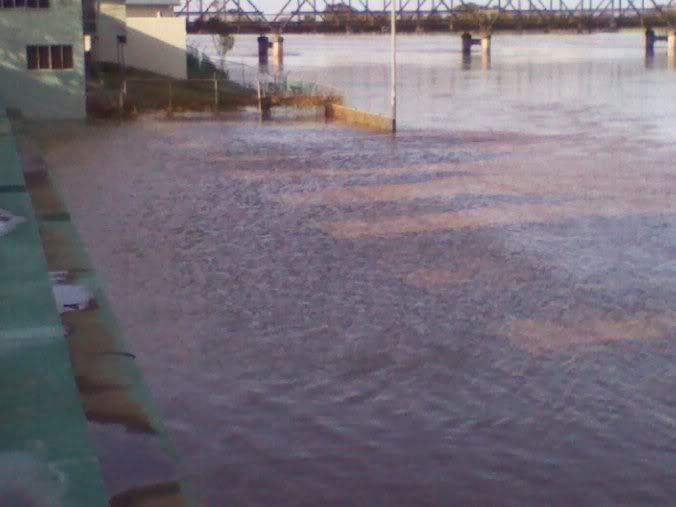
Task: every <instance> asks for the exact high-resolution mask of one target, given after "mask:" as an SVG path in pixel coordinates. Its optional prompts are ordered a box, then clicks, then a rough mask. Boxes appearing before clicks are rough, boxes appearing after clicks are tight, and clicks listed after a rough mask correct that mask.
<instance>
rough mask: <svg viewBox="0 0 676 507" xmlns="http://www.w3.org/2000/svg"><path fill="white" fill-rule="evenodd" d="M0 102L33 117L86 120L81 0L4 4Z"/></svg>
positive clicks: (0, 20)
mask: <svg viewBox="0 0 676 507" xmlns="http://www.w3.org/2000/svg"><path fill="white" fill-rule="evenodd" d="M0 98H1V99H2V101H3V102H4V103H5V104H6V105H7V107H8V108H14V109H18V110H20V111H21V112H22V113H23V114H24V115H26V116H28V117H36V118H83V117H84V116H85V115H86V109H85V102H86V100H85V69H84V49H83V37H82V5H81V2H80V0H3V1H2V2H0Z"/></svg>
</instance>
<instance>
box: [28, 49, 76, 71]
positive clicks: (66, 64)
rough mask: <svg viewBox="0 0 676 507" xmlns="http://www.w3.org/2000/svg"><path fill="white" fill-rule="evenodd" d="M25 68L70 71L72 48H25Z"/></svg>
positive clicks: (71, 66)
mask: <svg viewBox="0 0 676 507" xmlns="http://www.w3.org/2000/svg"><path fill="white" fill-rule="evenodd" d="M26 60H27V62H28V64H27V66H28V68H29V69H31V70H36V69H54V70H59V69H72V68H73V46H70V45H69V46H27V47H26Z"/></svg>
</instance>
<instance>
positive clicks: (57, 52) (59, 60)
mask: <svg viewBox="0 0 676 507" xmlns="http://www.w3.org/2000/svg"><path fill="white" fill-rule="evenodd" d="M51 49H52V69H63V52H62V49H63V46H52V48H51Z"/></svg>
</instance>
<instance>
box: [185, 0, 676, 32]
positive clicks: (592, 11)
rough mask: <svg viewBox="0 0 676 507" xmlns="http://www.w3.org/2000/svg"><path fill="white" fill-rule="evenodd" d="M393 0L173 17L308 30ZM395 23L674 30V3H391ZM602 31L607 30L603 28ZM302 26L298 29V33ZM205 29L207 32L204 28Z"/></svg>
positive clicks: (311, 0) (198, 8)
mask: <svg viewBox="0 0 676 507" xmlns="http://www.w3.org/2000/svg"><path fill="white" fill-rule="evenodd" d="M391 1H392V0H339V1H335V0H286V3H285V4H284V6H283V7H282V8H281V9H280V10H279V11H278V12H273V13H265V12H263V11H262V10H261V9H259V8H258V7H257V6H256V4H255V0H184V2H183V4H182V5H181V6H180V8H179V9H177V11H176V14H177V15H180V16H185V17H187V19H188V23H189V25H190V23H193V22H195V21H197V22H198V23H200V22H202V23H203V22H205V21H208V20H210V19H212V20H217V22H218V23H220V25H221V26H226V27H228V28H230V29H231V30H232V31H250V32H257V31H273V32H282V31H285V30H289V29H292V28H293V27H294V25H296V30H294V31H309V27H310V26H311V25H314V26H317V25H321V24H322V23H323V24H328V23H333V24H336V23H337V22H338V23H340V22H341V21H342V22H343V24H344V25H349V24H350V23H355V22H357V23H362V24H368V23H376V22H378V21H383V20H385V19H386V18H387V17H388V16H389V15H390V9H391ZM395 1H397V3H398V5H397V12H398V15H397V22H398V23H407V22H408V23H415V22H416V21H417V22H418V23H420V22H421V21H424V20H430V21H431V20H435V21H436V22H437V23H439V22H440V21H441V22H443V23H445V26H446V29H448V27H449V24H450V23H451V22H452V21H453V19H457V18H460V17H463V16H464V17H465V18H467V17H471V16H474V17H475V18H476V19H480V20H481V19H482V20H483V22H480V24H481V23H483V27H484V29H489V30H490V29H492V27H493V25H494V23H495V21H496V20H497V19H498V18H502V19H514V18H519V17H528V16H530V17H536V18H540V19H542V20H545V19H548V20H553V19H556V18H575V19H587V20H590V19H594V18H596V19H599V20H600V19H603V20H606V22H608V21H609V22H610V26H614V22H615V20H622V19H627V18H634V19H635V20H639V19H640V21H636V23H637V24H641V25H642V24H643V22H642V21H643V19H644V18H645V17H649V16H652V17H653V19H661V20H662V22H663V24H664V25H667V26H671V27H674V28H676V24H675V23H676V0H395ZM606 26H607V25H606ZM299 27H302V28H299ZM207 30H208V28H207Z"/></svg>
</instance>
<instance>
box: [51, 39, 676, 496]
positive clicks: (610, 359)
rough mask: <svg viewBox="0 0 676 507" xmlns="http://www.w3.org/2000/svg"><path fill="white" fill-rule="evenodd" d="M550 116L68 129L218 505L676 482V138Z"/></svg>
mask: <svg viewBox="0 0 676 507" xmlns="http://www.w3.org/2000/svg"><path fill="white" fill-rule="evenodd" d="M341 40H342V39H341ZM562 65H565V64H562ZM561 72H562V73H563V74H565V71H564V70H562V71H561ZM637 72H638V71H637ZM642 72H643V74H641V76H643V77H640V76H639V78H637V79H644V77H645V76H646V75H650V73H651V72H652V71H651V70H645V69H644V70H643V71H642ZM660 72H661V71H660ZM665 72H666V71H665ZM592 74H593V73H592ZM665 75H667V76H669V77H670V78H671V77H673V78H676V75H674V74H665ZM571 79H572V78H571ZM651 79H652V78H651ZM655 79H656V80H657V82H658V85H657V86H658V87H660V86H661V87H664V88H665V89H667V88H668V87H670V86H672V81H660V80H659V79H657V78H655ZM580 86H583V85H582V84H581V85H580ZM622 86H624V85H622ZM632 89H633V88H632ZM477 93H478V92H477ZM513 93H516V92H513ZM533 93H542V92H535V91H534V92H533ZM672 97H673V95H672ZM487 100H488V99H487ZM514 100H515V99H514ZM617 100H618V101H620V102H622V101H626V102H627V103H631V100H630V98H626V100H625V97H624V96H623V95H622V96H620V97H618V99H617ZM667 102H668V101H664V107H663V110H664V111H668V110H669V107H673V105H672V106H670V105H669V104H668V103H667ZM521 103H522V105H523V107H524V108H526V106H527V105H528V104H530V101H529V95H524V97H523V99H522V102H521ZM423 104H424V102H423ZM672 104H673V102H672ZM421 107H422V106H421ZM459 107H466V106H459ZM629 109H630V108H629ZM440 111H441V110H440ZM635 112H636V111H634V113H635ZM634 113H631V114H634ZM420 114H421V116H422V117H424V118H426V117H428V116H427V115H434V114H441V112H435V111H430V110H427V109H424V108H423V109H422V110H421V113H420ZM486 114H488V113H486ZM542 114H543V115H544V116H545V119H544V120H543V121H544V123H545V124H551V125H557V124H558V125H561V126H562V127H561V131H560V132H554V131H553V130H556V129H552V131H551V132H550V131H548V130H547V129H544V132H541V133H537V132H532V131H531V130H528V131H525V132H524V131H522V130H521V128H520V124H521V122H522V121H525V120H523V119H515V123H514V125H512V127H511V128H508V127H509V126H507V127H506V128H501V129H498V128H497V127H496V128H494V129H492V130H491V131H485V130H483V129H482V128H476V129H471V128H456V126H455V124H454V123H453V120H452V119H451V118H450V117H448V116H447V117H446V121H445V123H443V122H442V123H439V125H437V126H436V127H435V128H434V129H432V128H423V127H422V126H419V127H416V126H411V123H409V124H408V127H406V125H407V124H406V122H405V121H404V122H403V124H404V126H405V128H404V130H403V131H402V132H401V133H400V134H398V136H397V137H396V138H392V137H390V136H388V135H382V134H376V133H370V132H367V131H360V130H353V129H349V128H346V127H342V126H338V125H323V124H319V123H312V122H307V123H274V122H273V123H265V124H262V125H259V124H258V123H257V122H256V120H255V119H253V118H251V117H248V116H246V115H243V116H233V117H231V118H229V119H227V120H226V121H223V122H212V121H180V120H178V121H171V122H168V121H162V120H157V119H152V118H146V119H142V120H140V121H138V122H135V123H132V124H128V125H125V126H124V127H123V128H120V127H118V126H115V125H108V126H94V127H74V130H71V131H69V132H65V131H64V132H63V133H62V134H61V135H60V136H55V135H54V133H52V134H51V135H50V136H49V137H45V138H44V143H45V146H46V148H47V150H48V153H49V163H50V164H51V165H52V167H53V169H54V170H55V171H56V173H57V175H58V176H59V178H60V180H61V184H62V187H63V189H64V193H65V197H66V199H67V202H68V205H69V208H70V211H71V213H72V215H73V217H74V220H75V223H76V224H77V225H78V229H79V232H80V234H81V236H82V238H83V240H84V242H85V243H86V244H87V246H88V248H89V249H90V251H91V254H92V258H93V261H94V263H95V265H96V266H97V269H98V271H99V275H100V277H101V279H102V281H103V282H104V283H105V285H106V287H107V293H108V296H109V299H110V300H111V303H112V306H113V308H114V310H115V311H116V314H117V316H118V318H119V320H120V322H121V324H122V326H123V328H124V329H125V331H126V333H127V335H128V337H129V342H130V344H131V345H132V347H133V349H134V351H135V352H136V354H137V356H138V360H139V362H140V364H141V365H142V368H143V371H144V374H145V376H146V379H147V381H148V383H149V385H150V387H151V390H152V392H153V393H154V395H155V397H156V400H157V402H158V405H159V406H160V408H161V410H162V412H163V413H164V415H165V418H166V421H167V425H168V427H169V428H170V430H171V432H172V436H173V438H174V441H175V443H176V445H177V448H178V450H179V453H180V455H181V457H182V467H183V468H182V472H183V473H184V475H185V476H186V477H187V478H188V480H190V481H191V483H192V484H193V486H194V488H195V490H196V491H197V492H198V493H199V495H200V497H201V498H202V499H203V500H204V503H205V505H209V506H229V505H246V506H273V505H274V506H277V505H288V506H316V505H326V506H348V505H349V506H355V505H359V506H381V505H382V506H440V505H448V506H455V505H462V506H469V505H477V506H505V505H510V506H511V505H514V506H521V505H555V506H570V505H595V506H601V505H608V506H614V505H670V504H671V503H672V499H673V497H674V495H675V494H676V481H674V470H676V444H675V443H674V442H675V440H674V434H675V432H676V400H675V399H674V387H675V385H676V366H674V365H676V347H674V339H675V338H676V336H674V335H675V330H676V222H675V220H674V216H675V213H676V199H674V192H675V191H676V167H675V166H674V160H676V158H675V156H676V145H675V144H674V142H673V139H672V140H668V139H667V138H666V137H665V134H664V131H662V130H659V131H660V132H661V133H660V134H659V135H655V136H650V138H649V139H641V138H640V137H637V136H635V135H634V134H635V132H636V130H637V129H636V127H635V124H634V123H627V124H626V125H624V126H623V127H622V128H619V127H618V128H619V130H617V131H616V130H614V127H609V126H608V124H606V123H603V122H604V121H605V120H604V118H606V116H604V115H610V114H612V113H609V112H607V111H605V110H603V113H602V114H601V116H598V117H597V118H598V121H601V122H602V128H597V126H596V125H591V124H579V125H578V128H577V131H575V132H572V130H571V129H570V128H569V126H571V125H575V122H576V119H575V118H576V117H575V115H574V113H571V112H570V111H569V110H568V109H566V108H562V109H559V110H556V109H552V110H549V109H547V110H543V113H542ZM571 114H572V115H573V116H571ZM640 115H643V116H641V118H644V120H641V121H645V122H647V123H648V124H650V125H654V126H657V125H669V124H670V123H669V122H670V121H673V116H672V119H671V120H669V119H664V118H662V116H660V115H657V114H656V113H655V114H653V113H651V112H650V110H648V109H646V110H643V109H641V112H640ZM475 116H476V118H473V119H472V120H471V122H470V124H472V125H477V126H479V124H481V122H486V123H488V122H489V120H490V118H486V117H484V116H483V113H476V115H475ZM498 116H499V115H498ZM508 116H509V115H507V116H506V117H505V118H507V117H508ZM408 118H410V115H409V116H408ZM423 121H428V120H423ZM505 121H506V119H503V120H500V124H503V123H504V122H505ZM463 127H464V126H463ZM606 127H607V128H606ZM73 134H76V136H73Z"/></svg>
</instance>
